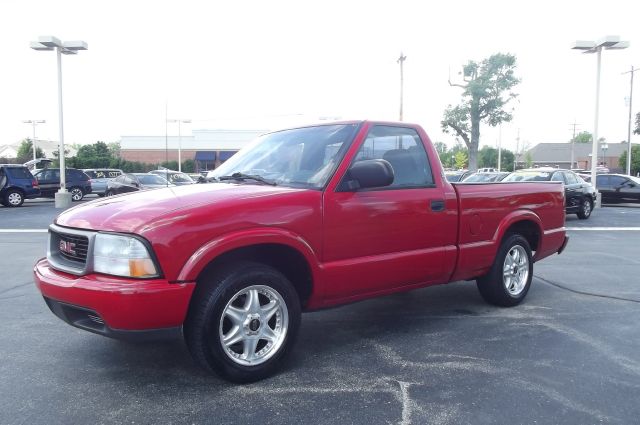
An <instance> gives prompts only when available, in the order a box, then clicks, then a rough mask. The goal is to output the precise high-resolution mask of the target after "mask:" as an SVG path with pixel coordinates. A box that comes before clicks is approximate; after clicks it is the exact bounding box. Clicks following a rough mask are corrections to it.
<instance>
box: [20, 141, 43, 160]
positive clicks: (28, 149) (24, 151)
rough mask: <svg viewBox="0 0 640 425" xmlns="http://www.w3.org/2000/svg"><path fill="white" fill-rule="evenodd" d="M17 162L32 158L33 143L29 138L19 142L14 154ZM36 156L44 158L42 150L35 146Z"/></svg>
mask: <svg viewBox="0 0 640 425" xmlns="http://www.w3.org/2000/svg"><path fill="white" fill-rule="evenodd" d="M16 156H17V159H18V161H17V162H18V163H24V162H27V161H29V160H30V159H33V143H32V141H31V139H24V140H23V141H22V142H20V146H19V147H18V153H17V154H16ZM36 158H45V154H44V151H43V150H42V149H41V148H39V147H38V146H36Z"/></svg>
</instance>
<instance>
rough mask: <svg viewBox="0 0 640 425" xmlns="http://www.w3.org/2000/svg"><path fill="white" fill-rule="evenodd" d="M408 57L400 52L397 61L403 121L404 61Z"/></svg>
mask: <svg viewBox="0 0 640 425" xmlns="http://www.w3.org/2000/svg"><path fill="white" fill-rule="evenodd" d="M406 59H407V57H406V56H404V55H403V54H402V52H400V57H399V58H398V61H397V63H399V64H400V121H402V103H403V97H404V67H403V65H404V61H405V60H406Z"/></svg>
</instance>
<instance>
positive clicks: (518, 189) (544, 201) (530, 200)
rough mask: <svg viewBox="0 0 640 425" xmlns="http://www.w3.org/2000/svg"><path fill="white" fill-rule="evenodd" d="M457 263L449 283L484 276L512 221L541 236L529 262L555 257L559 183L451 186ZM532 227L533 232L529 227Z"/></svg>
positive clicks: (560, 220)
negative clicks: (455, 210)
mask: <svg viewBox="0 0 640 425" xmlns="http://www.w3.org/2000/svg"><path fill="white" fill-rule="evenodd" d="M452 186H453V187H454V189H455V191H456V195H457V197H458V262H457V266H456V269H455V272H454V274H453V276H452V280H460V279H469V278H473V277H475V276H479V275H482V274H484V273H486V272H487V270H488V269H489V267H491V264H492V263H493V260H494V258H495V254H496V251H497V248H498V247H499V243H498V242H499V241H500V239H501V238H502V237H503V235H504V234H505V233H506V232H507V231H508V230H509V228H510V226H512V225H513V224H514V223H515V222H516V221H522V220H523V219H525V223H526V224H520V223H518V224H517V225H518V226H520V227H523V226H529V227H530V231H531V232H534V231H536V230H537V231H538V232H539V235H540V236H541V237H539V238H537V242H538V243H537V244H535V246H532V247H531V248H532V250H533V251H534V252H535V255H534V260H535V261H537V260H540V259H542V258H545V257H547V256H549V255H551V254H554V253H555V252H557V250H558V248H559V247H560V246H561V245H562V241H563V240H564V220H565V214H564V209H563V208H562V209H561V208H558V205H564V190H563V188H562V184H561V183H559V182H535V183H534V182H531V183H519V182H513V183H511V182H504V183H473V184H471V183H469V184H464V183H456V184H453V185H452ZM534 226H535V227H534Z"/></svg>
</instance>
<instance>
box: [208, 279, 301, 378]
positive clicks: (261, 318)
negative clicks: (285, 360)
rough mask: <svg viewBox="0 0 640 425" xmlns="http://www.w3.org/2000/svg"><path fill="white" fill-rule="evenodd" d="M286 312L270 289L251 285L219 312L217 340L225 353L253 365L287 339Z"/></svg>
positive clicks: (275, 351) (280, 300)
mask: <svg viewBox="0 0 640 425" xmlns="http://www.w3.org/2000/svg"><path fill="white" fill-rule="evenodd" d="M288 326H289V312H288V310H287V305H286V303H285V302H284V299H283V298H282V296H281V295H280V294H279V293H278V292H277V291H276V290H274V289H273V288H271V287H269V286H264V285H253V286H249V287H247V288H244V289H242V290H241V291H239V292H238V293H236V294H235V295H234V296H233V297H232V298H231V300H230V301H229V302H228V303H227V305H226V306H225V308H224V310H223V311H222V317H221V320H220V327H219V330H218V337H219V339H220V343H221V344H222V348H223V350H224V352H225V354H226V355H227V356H228V357H229V358H230V359H231V360H233V361H234V362H236V363H238V364H240V365H243V366H255V365H259V364H261V363H264V362H266V361H267V360H269V359H270V358H271V357H272V356H273V355H274V354H275V353H277V352H278V350H279V349H280V347H281V346H282V344H283V343H284V340H285V338H286V336H287V329H288Z"/></svg>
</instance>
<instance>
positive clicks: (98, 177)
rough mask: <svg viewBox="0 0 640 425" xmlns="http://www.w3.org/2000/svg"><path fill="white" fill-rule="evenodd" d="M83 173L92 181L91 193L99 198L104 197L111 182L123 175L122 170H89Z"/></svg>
mask: <svg viewBox="0 0 640 425" xmlns="http://www.w3.org/2000/svg"><path fill="white" fill-rule="evenodd" d="M82 171H84V173H85V174H86V175H88V176H89V178H90V179H91V192H92V193H95V194H97V195H98V196H104V193H105V191H106V190H107V183H108V182H109V180H113V179H115V178H116V177H118V176H119V175H120V174H122V170H118V169H116V168H88V169H86V170H82Z"/></svg>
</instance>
